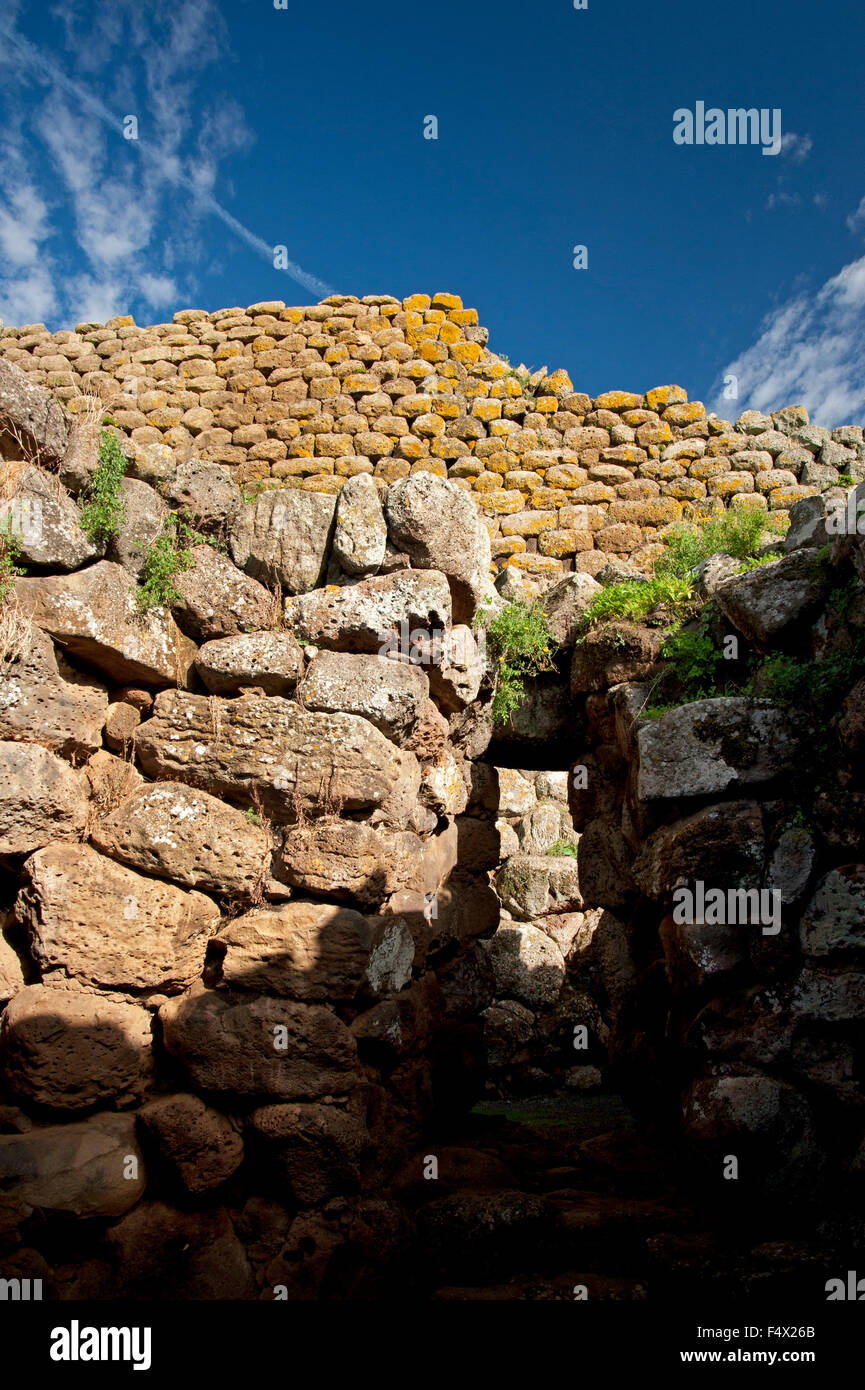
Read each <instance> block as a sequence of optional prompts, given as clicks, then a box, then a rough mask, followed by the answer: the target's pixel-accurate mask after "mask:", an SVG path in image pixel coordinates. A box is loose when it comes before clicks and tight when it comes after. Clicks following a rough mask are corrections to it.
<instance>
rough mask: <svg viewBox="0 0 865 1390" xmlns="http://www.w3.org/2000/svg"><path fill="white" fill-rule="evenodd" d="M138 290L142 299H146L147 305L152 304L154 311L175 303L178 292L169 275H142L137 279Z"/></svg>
mask: <svg viewBox="0 0 865 1390" xmlns="http://www.w3.org/2000/svg"><path fill="white" fill-rule="evenodd" d="M138 288H139V290H140V292H141V295H142V298H144V299H146V300H147V302H148V304H152V305H153V308H154V309H160V308H161V307H162V306H163V305H168V306H171V305H173V304H176V303H177V296H178V293H179V291H178V288H177V284H176V282H175V281H174V280H172V278H171V276H170V275H147V274H145V275H142V276H140V277H139V281H138Z"/></svg>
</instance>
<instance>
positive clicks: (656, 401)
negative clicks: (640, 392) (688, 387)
mask: <svg viewBox="0 0 865 1390" xmlns="http://www.w3.org/2000/svg"><path fill="white" fill-rule="evenodd" d="M687 403H688V393H687V391H685V390H683V389H682V387H681V386H654V387H653V388H652V390H651V391H647V392H646V405H647V407H648V408H649V410H657V411H658V413H659V414H660V412H661V411H662V410H665V409H666V407H667V406H668V405H687Z"/></svg>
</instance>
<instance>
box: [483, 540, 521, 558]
mask: <svg viewBox="0 0 865 1390" xmlns="http://www.w3.org/2000/svg"><path fill="white" fill-rule="evenodd" d="M525 548H526V542H525V540H524V538H523V537H522V536H498V537H497V538H496V539H495V540H494V541H493V542H492V544H491V550H492V556H493V559H494V560H497V559H498V558H499V557H500V556H502V555H518V554H519V553H520V552H521V551H524V550H525Z"/></svg>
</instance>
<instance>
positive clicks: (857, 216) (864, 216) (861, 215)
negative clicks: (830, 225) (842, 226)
mask: <svg viewBox="0 0 865 1390" xmlns="http://www.w3.org/2000/svg"><path fill="white" fill-rule="evenodd" d="M847 226H848V227H849V228H850V231H851V232H865V197H863V198H862V200H861V202H860V204H859V206H858V208H856V210H855V211H854V212H851V213H850V214H849V216H848V218H847Z"/></svg>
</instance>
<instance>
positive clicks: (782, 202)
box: [766, 188, 802, 211]
mask: <svg viewBox="0 0 865 1390" xmlns="http://www.w3.org/2000/svg"><path fill="white" fill-rule="evenodd" d="M801 202H802V199H801V198H800V196H799V194H798V193H787V192H786V190H785V189H783V188H779V190H778V192H777V193H770V194H769V197H768V198H767V199H766V207H767V208H768V209H769V210H770V211H771V210H772V209H773V208H781V207H786V208H797V207H799V205H800V203H801Z"/></svg>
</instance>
